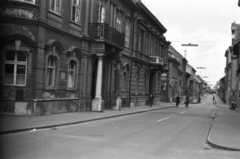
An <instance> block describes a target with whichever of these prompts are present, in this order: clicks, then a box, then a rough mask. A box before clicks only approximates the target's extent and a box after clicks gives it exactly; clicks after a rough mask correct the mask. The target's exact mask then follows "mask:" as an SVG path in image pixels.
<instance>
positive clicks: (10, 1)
mask: <svg viewBox="0 0 240 159" xmlns="http://www.w3.org/2000/svg"><path fill="white" fill-rule="evenodd" d="M8 4H14V5H15V6H26V7H34V8H38V7H39V6H38V5H36V2H35V3H30V2H21V1H16V0H15V1H14V0H9V1H8Z"/></svg>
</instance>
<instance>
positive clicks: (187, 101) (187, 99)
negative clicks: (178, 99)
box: [185, 96, 189, 107]
mask: <svg viewBox="0 0 240 159" xmlns="http://www.w3.org/2000/svg"><path fill="white" fill-rule="evenodd" d="M188 104H189V97H188V96H186V101H185V107H188Z"/></svg>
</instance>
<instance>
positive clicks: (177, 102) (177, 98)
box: [176, 95, 180, 107]
mask: <svg viewBox="0 0 240 159" xmlns="http://www.w3.org/2000/svg"><path fill="white" fill-rule="evenodd" d="M179 103H180V97H179V95H178V96H177V97H176V107H178V105H179Z"/></svg>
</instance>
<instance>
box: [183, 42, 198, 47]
mask: <svg viewBox="0 0 240 159" xmlns="http://www.w3.org/2000/svg"><path fill="white" fill-rule="evenodd" d="M182 46H198V44H191V43H188V44H182Z"/></svg>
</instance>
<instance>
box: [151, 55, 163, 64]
mask: <svg viewBox="0 0 240 159" xmlns="http://www.w3.org/2000/svg"><path fill="white" fill-rule="evenodd" d="M150 62H151V63H154V64H160V65H163V59H162V58H161V57H159V56H150Z"/></svg>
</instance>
